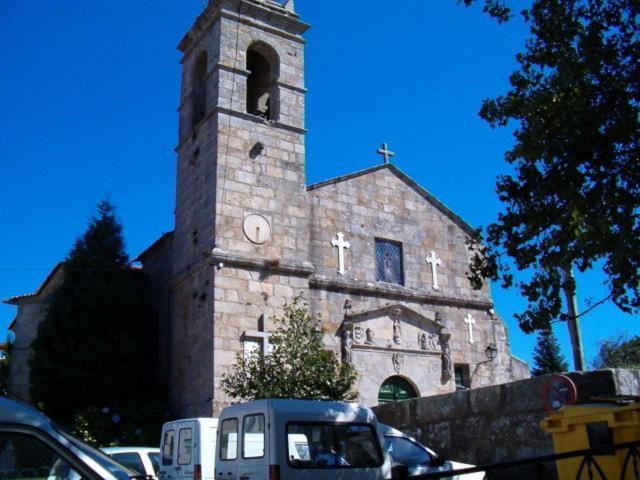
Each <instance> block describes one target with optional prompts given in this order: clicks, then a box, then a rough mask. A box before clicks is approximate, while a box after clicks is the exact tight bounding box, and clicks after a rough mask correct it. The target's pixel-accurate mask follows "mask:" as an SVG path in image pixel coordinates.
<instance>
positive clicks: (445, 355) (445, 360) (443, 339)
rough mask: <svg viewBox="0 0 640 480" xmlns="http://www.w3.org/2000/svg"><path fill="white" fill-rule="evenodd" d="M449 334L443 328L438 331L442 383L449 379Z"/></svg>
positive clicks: (450, 370) (451, 366) (450, 367)
mask: <svg viewBox="0 0 640 480" xmlns="http://www.w3.org/2000/svg"><path fill="white" fill-rule="evenodd" d="M449 339H451V334H450V333H449V332H448V331H447V330H446V329H445V330H442V332H441V333H440V345H441V346H442V383H447V382H448V381H449V380H451V377H452V373H451V372H452V370H453V365H452V363H451V348H450V347H449Z"/></svg>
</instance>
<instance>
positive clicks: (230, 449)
mask: <svg viewBox="0 0 640 480" xmlns="http://www.w3.org/2000/svg"><path fill="white" fill-rule="evenodd" d="M236 458H238V419H237V418H227V419H226V420H224V421H223V422H222V426H221V427H220V460H235V459H236Z"/></svg>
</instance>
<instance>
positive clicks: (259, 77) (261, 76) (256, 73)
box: [247, 43, 279, 120]
mask: <svg viewBox="0 0 640 480" xmlns="http://www.w3.org/2000/svg"><path fill="white" fill-rule="evenodd" d="M278 67H279V59H278V54H277V53H276V52H275V50H274V49H273V48H271V47H270V46H268V45H266V44H264V43H254V44H253V45H251V46H250V47H249V49H248V50H247V70H248V71H249V76H248V77H247V113H250V114H251V115H257V116H259V117H263V118H266V119H267V120H274V119H276V118H277V117H278V87H277V84H278V75H279V72H278Z"/></svg>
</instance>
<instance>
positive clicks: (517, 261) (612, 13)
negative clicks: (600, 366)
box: [465, 0, 640, 331]
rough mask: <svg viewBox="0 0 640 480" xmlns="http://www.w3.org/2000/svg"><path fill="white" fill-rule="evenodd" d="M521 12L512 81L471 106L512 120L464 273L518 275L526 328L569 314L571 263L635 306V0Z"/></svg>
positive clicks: (569, 1) (546, 4)
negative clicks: (490, 205) (496, 205)
mask: <svg viewBox="0 0 640 480" xmlns="http://www.w3.org/2000/svg"><path fill="white" fill-rule="evenodd" d="M472 1H473V0H468V1H466V0H465V3H471V2H472ZM498 4H499V5H503V4H502V2H499V3H498ZM523 15H524V18H525V21H526V22H527V23H528V24H529V27H530V38H529V40H528V41H527V43H526V46H525V49H524V52H523V53H520V54H518V56H517V61H518V63H519V67H518V69H517V70H516V71H515V72H514V73H513V74H512V75H511V77H510V83H511V89H510V90H509V91H508V92H507V93H506V94H505V95H502V96H499V97H498V98H496V99H487V100H485V101H484V103H483V106H482V109H481V111H480V116H481V117H482V118H484V119H485V120H486V121H487V122H489V124H490V125H491V126H492V127H494V128H495V127H501V126H505V125H507V124H508V123H509V122H513V124H514V128H515V131H514V136H515V144H514V146H513V148H511V150H509V151H508V152H507V153H506V155H505V158H506V160H507V162H508V163H509V164H511V165H512V166H513V169H514V173H513V174H507V175H502V176H501V177H499V179H498V182H497V192H498V195H499V198H500V200H501V201H502V202H503V204H504V210H503V212H502V213H500V214H499V216H498V220H497V221H496V222H494V223H493V224H491V225H489V226H488V227H487V229H486V232H485V235H484V237H485V238H482V235H480V232H479V234H478V236H477V238H475V239H474V241H473V242H472V246H473V247H475V249H476V252H475V255H474V258H473V261H472V264H471V269H470V270H471V271H470V279H471V280H472V282H473V284H474V287H476V288H479V287H480V286H481V284H482V281H483V278H487V277H488V278H491V279H493V280H501V281H502V283H503V285H504V286H506V287H510V286H513V285H514V284H515V286H517V288H518V289H519V290H520V292H521V293H522V295H523V296H524V297H525V298H526V299H527V300H528V307H527V308H526V310H525V311H524V312H522V313H520V314H518V315H516V317H517V319H518V321H519V323H520V326H521V328H522V329H523V330H524V331H532V330H536V329H541V328H544V326H545V325H548V324H549V322H550V321H551V320H552V319H554V318H561V319H566V318H565V317H564V316H563V314H562V313H561V309H562V297H561V296H562V290H563V288H564V287H567V288H568V290H569V291H575V282H574V280H573V278H572V277H571V276H569V275H565V272H568V271H570V270H571V269H572V268H574V267H575V268H577V269H578V270H579V271H581V272H584V271H586V270H589V269H592V268H594V267H597V268H600V267H601V268H602V270H603V272H604V274H605V276H606V278H607V287H608V290H609V291H608V296H607V297H606V298H604V299H602V300H600V299H599V300H598V302H597V304H599V303H601V302H604V301H608V300H612V301H613V302H614V304H615V305H617V307H619V308H620V309H621V310H622V311H624V312H627V313H635V312H638V310H639V309H640V287H639V285H640V168H638V161H639V154H640V114H639V112H640V107H639V105H640V61H639V59H640V28H639V27H640V25H639V22H640V2H638V1H637V0H599V1H592V0H532V2H531V8H530V10H526V11H524V12H523ZM508 259H511V261H509V260H508ZM514 267H515V269H517V271H519V272H520V277H519V278H521V280H518V281H517V282H516V281H514V275H513V273H512V271H513V268H514Z"/></svg>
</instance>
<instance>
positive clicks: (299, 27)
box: [178, 0, 310, 55]
mask: <svg viewBox="0 0 640 480" xmlns="http://www.w3.org/2000/svg"><path fill="white" fill-rule="evenodd" d="M230 7H231V8H232V9H233V10H230V9H229V8H230ZM234 10H235V11H234ZM240 11H242V14H243V17H242V18H241V17H240V15H239V14H238V12H240ZM244 15H252V16H254V17H256V18H259V19H261V20H263V21H264V22H265V23H260V22H256V21H253V20H252V19H250V18H247V17H244ZM219 17H225V18H228V19H230V20H233V21H240V22H241V23H244V24H245V25H250V26H252V27H255V28H259V29H262V30H264V31H267V32H269V33H273V34H275V35H279V36H282V37H285V38H288V39H290V40H293V41H295V42H298V43H302V44H303V43H305V40H304V38H302V36H301V35H302V34H303V33H304V32H306V31H307V30H308V29H309V27H310V25H309V24H307V23H304V22H302V21H301V20H300V19H299V17H298V15H297V14H295V13H293V12H289V11H287V10H285V9H284V8H282V7H277V6H275V5H274V6H271V5H267V4H263V3H258V2H256V1H254V0H217V1H210V2H209V5H208V6H207V7H206V8H205V10H204V11H203V12H202V14H200V15H199V16H198V18H197V19H196V21H195V22H194V24H193V26H192V27H191V29H190V30H189V31H188V32H187V34H186V35H185V36H184V37H183V38H182V40H181V41H180V43H179V44H178V50H180V51H181V52H183V53H184V54H185V55H187V54H188V53H189V51H190V50H191V48H192V47H193V45H194V44H195V43H197V41H198V39H199V38H200V36H201V35H202V34H203V32H205V31H206V30H207V29H208V28H209V25H210V24H211V23H212V22H213V21H214V20H215V19H216V18H219ZM266 22H270V23H271V25H268V24H266ZM279 27H280V28H279ZM289 32H292V33H289Z"/></svg>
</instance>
